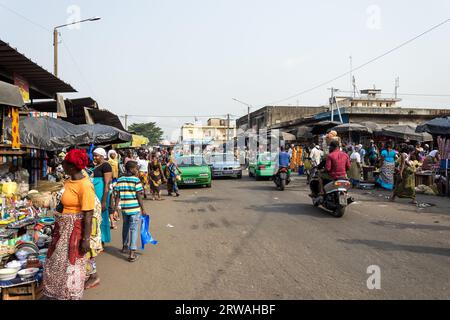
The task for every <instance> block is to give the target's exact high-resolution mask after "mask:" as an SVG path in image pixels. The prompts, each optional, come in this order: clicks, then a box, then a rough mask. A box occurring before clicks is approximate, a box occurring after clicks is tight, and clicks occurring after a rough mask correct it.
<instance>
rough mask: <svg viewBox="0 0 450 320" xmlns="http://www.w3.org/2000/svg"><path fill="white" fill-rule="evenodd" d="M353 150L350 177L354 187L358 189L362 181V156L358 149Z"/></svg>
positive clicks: (353, 148)
mask: <svg viewBox="0 0 450 320" xmlns="http://www.w3.org/2000/svg"><path fill="white" fill-rule="evenodd" d="M351 148H352V152H351V154H350V170H349V172H348V177H349V179H350V181H351V183H352V185H353V187H356V186H357V185H359V183H360V181H361V168H362V167H361V155H360V154H359V150H358V149H357V148H355V147H353V146H352V147H351Z"/></svg>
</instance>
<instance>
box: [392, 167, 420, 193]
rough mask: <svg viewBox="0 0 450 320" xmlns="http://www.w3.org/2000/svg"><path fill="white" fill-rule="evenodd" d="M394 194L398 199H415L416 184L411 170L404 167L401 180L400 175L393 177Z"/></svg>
mask: <svg viewBox="0 0 450 320" xmlns="http://www.w3.org/2000/svg"><path fill="white" fill-rule="evenodd" d="M394 194H395V195H396V196H397V197H399V198H409V199H415V197H416V182H415V174H414V169H413V168H411V167H406V168H405V169H404V170H403V179H402V178H400V174H397V175H396V176H395V189H394Z"/></svg>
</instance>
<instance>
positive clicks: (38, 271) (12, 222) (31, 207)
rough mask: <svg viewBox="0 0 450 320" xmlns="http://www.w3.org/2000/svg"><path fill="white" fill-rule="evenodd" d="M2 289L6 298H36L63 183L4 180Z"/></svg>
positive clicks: (0, 243) (0, 234) (0, 251)
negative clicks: (28, 185) (28, 184)
mask: <svg viewBox="0 0 450 320" xmlns="http://www.w3.org/2000/svg"><path fill="white" fill-rule="evenodd" d="M0 186H1V197H0V201H1V217H0V289H1V297H2V299H3V300H30V299H31V300H35V299H38V298H39V296H40V289H39V288H40V284H41V282H42V273H43V268H44V265H45V260H46V255H47V250H48V246H49V245H50V242H51V234H52V231H53V227H54V223H55V219H54V218H53V213H54V209H55V207H56V204H57V202H58V199H59V197H60V195H61V193H62V188H63V185H62V183H52V182H48V181H41V182H40V183H39V184H38V186H37V188H36V189H35V190H30V191H27V190H24V189H20V188H19V187H18V186H17V185H16V184H15V183H13V182H10V183H2V184H0Z"/></svg>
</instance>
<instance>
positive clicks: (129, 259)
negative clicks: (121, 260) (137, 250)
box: [128, 254, 139, 262]
mask: <svg viewBox="0 0 450 320" xmlns="http://www.w3.org/2000/svg"><path fill="white" fill-rule="evenodd" d="M137 259H139V256H138V255H136V254H134V256H129V257H128V261H129V262H136V260H137Z"/></svg>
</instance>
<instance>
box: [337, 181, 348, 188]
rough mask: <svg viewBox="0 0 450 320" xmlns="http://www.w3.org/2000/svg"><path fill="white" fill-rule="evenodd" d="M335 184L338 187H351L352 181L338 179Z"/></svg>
mask: <svg viewBox="0 0 450 320" xmlns="http://www.w3.org/2000/svg"><path fill="white" fill-rule="evenodd" d="M334 185H335V186H336V187H349V186H350V182H349V181H336V182H335V183H334Z"/></svg>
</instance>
